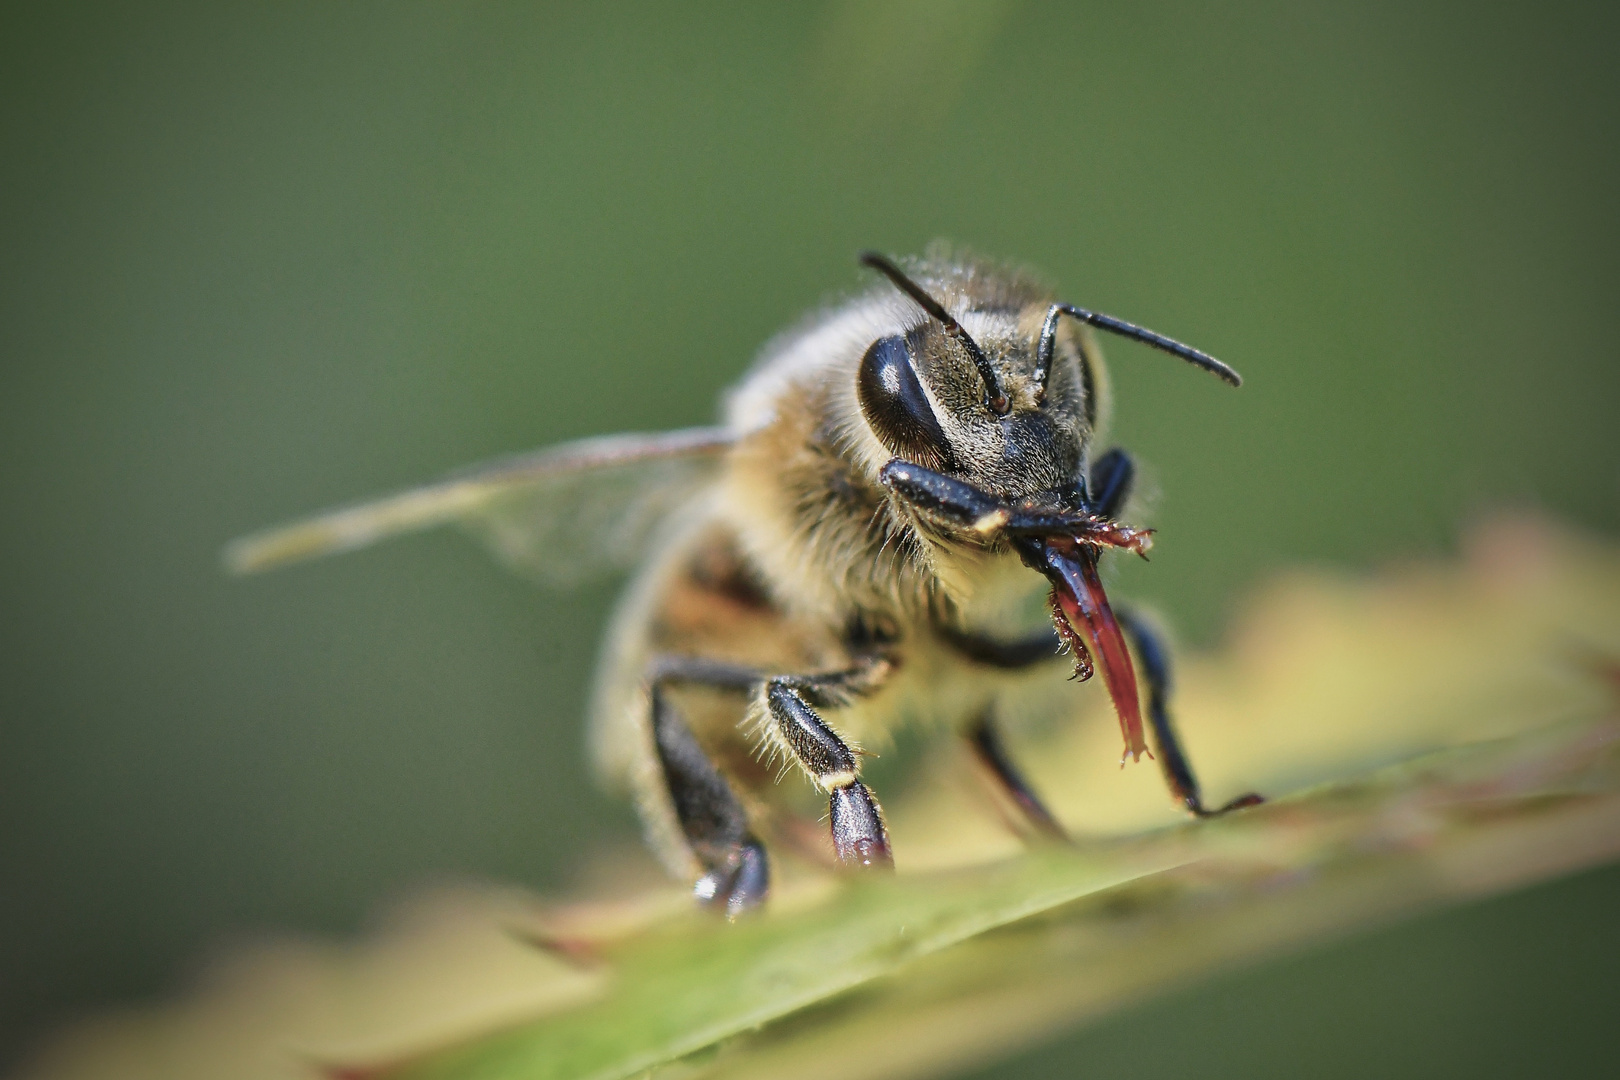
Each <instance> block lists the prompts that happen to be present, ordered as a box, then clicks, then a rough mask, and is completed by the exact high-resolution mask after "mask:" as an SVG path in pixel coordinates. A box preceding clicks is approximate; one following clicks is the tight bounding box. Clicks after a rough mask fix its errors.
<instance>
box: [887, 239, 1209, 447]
mask: <svg viewBox="0 0 1620 1080" xmlns="http://www.w3.org/2000/svg"><path fill="white" fill-rule="evenodd" d="M861 265H862V266H870V267H871V268H872V269H873V270H876V271H877V272H878V273H880V274H882V275H883V276H884V277H886V278H888V279H889V280H890V281H892V282H894V284H895V287H896V288H897V289H899V290H900V291H901V292H903V293H905V294H906V295H907V296H909V297H911V298H912V299H913V300H915V301H916V302H917V306H918V307H920V308H922V309H923V310H924V311H926V312H928V314H930V315H932V316H933V317H934V318H935V319H936V320H937V321H938V322H939V325H940V326H942V327H944V328H945V333H946V334H948V335H950V336H951V337H953V338H955V339H956V340H957V341H958V342H959V343H960V344H961V346H962V347H963V348H964V349H966V350H967V351H968V355H969V356H971V357H972V358H973V366H974V367H976V368H978V369H979V378H981V379H983V380H984V391H985V404H986V405H988V406H989V407H990V411H991V412H993V413H995V414H996V415H997V416H1005V415H1006V414H1007V410H1008V409H1009V408H1011V407H1012V406H1011V403H1010V402H1008V400H1007V394H1006V392H1005V391H1003V390H1002V389H1001V380H1000V379H999V378H997V377H996V369H995V368H994V367H992V366H991V365H990V358H989V357H987V356H985V355H984V350H983V349H981V348H979V343H978V342H977V341H974V340H973V339H972V338H971V337H969V336H968V332H967V331H966V330H964V329H962V324H961V323H959V322H957V321H956V320H955V319H953V318H951V313H950V312H948V311H946V310H945V308H944V305H942V304H941V303H940V302H939V301H938V300H935V299H934V298H933V297H932V296H929V295H928V294H927V293H926V292H924V291H923V287H922V286H921V285H918V284H917V283H916V282H915V281H912V280H911V279H910V278H909V277H907V276H906V275H905V272H904V271H902V270H901V269H900V268H899V267H898V266H896V265H894V263H892V262H890V261H889V260H888V259H886V258H884V257H883V256H882V255H879V254H878V253H877V252H875V251H863V252H861ZM1050 317H1051V316H1048V318H1050ZM1172 344H1174V342H1172ZM1182 348H1186V346H1185V345H1183V346H1182Z"/></svg>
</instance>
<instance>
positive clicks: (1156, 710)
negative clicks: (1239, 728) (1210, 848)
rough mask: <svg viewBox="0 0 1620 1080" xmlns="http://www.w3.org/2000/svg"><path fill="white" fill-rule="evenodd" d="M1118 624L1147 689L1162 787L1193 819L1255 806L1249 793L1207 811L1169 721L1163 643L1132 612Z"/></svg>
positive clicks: (1257, 801)
mask: <svg viewBox="0 0 1620 1080" xmlns="http://www.w3.org/2000/svg"><path fill="white" fill-rule="evenodd" d="M1119 621H1120V622H1121V623H1122V624H1123V625H1124V627H1125V632H1126V633H1127V634H1129V635H1130V636H1131V643H1132V644H1133V645H1135V646H1136V656H1137V659H1138V660H1139V661H1140V662H1141V665H1142V676H1143V681H1144V682H1145V683H1147V689H1148V723H1149V724H1150V725H1151V726H1152V728H1153V741H1154V742H1155V743H1157V744H1158V747H1159V767H1160V768H1161V769H1162V770H1163V771H1164V781H1165V784H1166V785H1167V786H1168V787H1169V788H1170V793H1171V794H1172V795H1174V796H1175V798H1176V801H1177V802H1179V803H1181V805H1182V806H1184V807H1186V808H1187V810H1188V811H1189V812H1190V813H1191V814H1192V815H1193V816H1194V817H1201V818H1206V817H1215V816H1217V815H1219V814H1225V813H1227V812H1229V811H1232V810H1241V809H1243V808H1244V807H1245V806H1258V805H1259V804H1260V803H1263V802H1265V801H1266V800H1265V796H1263V795H1258V794H1255V793H1254V792H1252V791H1251V792H1249V793H1248V794H1247V795H1239V796H1238V797H1237V798H1235V799H1233V800H1231V801H1230V802H1228V803H1225V804H1223V805H1222V806H1219V807H1216V808H1214V809H1210V808H1209V807H1206V806H1205V805H1204V793H1203V791H1202V789H1200V788H1199V786H1198V777H1197V776H1196V775H1194V773H1193V770H1192V763H1191V762H1189V761H1188V760H1187V752H1186V750H1185V749H1184V748H1183V747H1182V745H1181V737H1180V736H1179V735H1178V734H1177V732H1176V725H1175V722H1174V721H1173V720H1171V718H1170V654H1169V652H1168V651H1167V650H1166V649H1165V647H1164V642H1163V641H1162V640H1161V639H1160V637H1159V635H1158V633H1157V632H1155V631H1154V629H1153V628H1152V626H1150V625H1149V624H1148V623H1147V622H1146V621H1144V620H1143V619H1142V617H1141V616H1139V615H1136V614H1134V613H1132V612H1128V611H1122V612H1120V613H1119Z"/></svg>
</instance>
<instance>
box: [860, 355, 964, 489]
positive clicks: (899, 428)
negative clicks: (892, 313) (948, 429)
mask: <svg viewBox="0 0 1620 1080" xmlns="http://www.w3.org/2000/svg"><path fill="white" fill-rule="evenodd" d="M855 392H856V396H858V397H859V398H860V402H861V411H862V412H863V413H865V414H866V422H867V423H868V424H870V425H872V431H873V432H874V433H876V435H877V437H878V439H879V440H880V441H882V443H883V445H884V446H887V447H888V448H889V449H890V450H892V451H893V452H894V453H896V454H899V455H900V456H901V457H903V458H906V459H907V460H908V461H911V462H912V463H913V464H916V465H923V466H926V467H928V468H933V469H948V468H950V467H951V465H952V461H951V448H950V444H949V443H947V442H946V441H945V432H944V430H943V429H941V428H940V426H939V419H938V417H936V416H935V415H934V410H933V408H932V406H930V405H929V404H928V396H927V395H926V394H924V393H923V388H922V383H920V382H918V381H917V370H916V368H914V367H912V365H911V351H910V349H908V348H907V347H906V339H905V338H903V337H899V336H895V337H885V338H879V339H878V340H876V341H874V342H872V345H871V347H870V348H868V349H867V350H866V355H865V356H864V357H862V358H861V372H860V375H859V376H858V377H857V378H856V382H855Z"/></svg>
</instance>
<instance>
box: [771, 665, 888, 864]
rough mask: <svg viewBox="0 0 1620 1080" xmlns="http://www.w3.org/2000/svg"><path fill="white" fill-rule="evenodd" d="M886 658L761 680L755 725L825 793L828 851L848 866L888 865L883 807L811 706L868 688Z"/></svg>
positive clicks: (851, 755)
mask: <svg viewBox="0 0 1620 1080" xmlns="http://www.w3.org/2000/svg"><path fill="white" fill-rule="evenodd" d="M889 666H890V665H889V662H888V661H886V660H882V659H874V660H871V661H869V662H867V663H864V664H862V665H860V666H858V667H855V668H851V669H850V670H848V671H842V672H836V673H833V674H829V675H779V676H777V677H775V678H772V679H769V680H767V681H766V683H765V687H764V690H763V692H762V693H761V695H760V700H759V702H758V703H757V704H756V707H755V712H756V716H757V719H756V724H757V725H758V727H759V729H760V731H761V734H762V735H763V736H764V738H765V739H766V740H767V742H768V744H770V745H772V746H774V747H776V748H777V749H778V750H780V751H782V752H785V753H786V754H787V755H788V756H789V758H790V759H791V760H792V761H793V762H794V763H796V764H797V765H798V766H799V767H800V768H802V769H803V770H804V771H805V773H806V774H808V775H809V777H810V779H811V780H812V781H814V783H815V784H816V786H817V787H819V788H821V790H823V791H825V792H826V793H827V796H828V808H829V811H830V817H831V826H832V841H833V850H834V851H835V852H836V853H837V855H838V861H839V862H841V863H844V864H845V865H849V866H884V867H892V866H893V865H894V856H893V854H892V853H891V851H890V849H889V832H888V829H887V828H886V827H885V826H884V823H883V810H882V808H881V807H880V806H879V805H878V802H877V799H876V798H875V797H874V796H873V795H872V792H871V790H870V789H869V788H867V786H866V785H865V784H863V783H861V780H860V772H861V766H860V756H859V753H858V751H856V750H854V749H852V748H851V747H850V745H849V744H848V743H847V742H846V741H845V740H844V739H843V737H842V736H840V735H839V734H838V732H836V731H834V730H833V728H832V727H831V725H829V724H828V723H827V722H826V721H825V720H823V719H822V718H821V715H820V714H819V713H818V712H817V711H816V710H817V708H823V709H825V708H836V707H837V706H839V705H842V704H845V703H847V701H848V700H849V697H850V696H851V695H853V694H860V693H866V692H869V691H870V690H873V689H875V688H876V687H877V685H879V684H880V683H881V682H882V680H883V679H884V678H885V677H886V676H887V675H888V672H889Z"/></svg>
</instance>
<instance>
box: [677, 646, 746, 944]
mask: <svg viewBox="0 0 1620 1080" xmlns="http://www.w3.org/2000/svg"><path fill="white" fill-rule="evenodd" d="M757 682H758V676H757V675H756V674H755V673H754V672H752V671H749V670H747V669H744V668H737V667H733V666H731V665H724V664H715V663H712V662H709V661H704V660H700V659H696V658H690V657H667V658H664V659H662V660H660V661H658V662H657V663H656V664H654V666H653V672H652V676H651V678H650V679H649V683H650V684H651V693H650V697H651V706H652V733H653V746H654V748H655V750H656V752H657V756H658V764H659V767H660V769H661V771H662V778H663V782H664V789H665V790H666V791H667V792H668V794H669V801H670V804H671V805H672V806H673V807H674V810H675V819H676V821H677V823H678V824H679V825H680V829H681V834H682V836H683V837H684V838H685V840H686V843H687V845H688V847H690V848H691V850H692V854H693V855H695V856H696V857H697V860H698V862H699V863H701V864H702V866H703V868H704V871H705V872H704V874H703V876H702V877H700V878H699V879H698V881H697V884H696V886H695V887H694V889H693V892H694V893H695V894H696V896H697V898H698V900H699V901H701V902H703V903H705V904H711V905H713V906H716V907H723V908H724V909H725V910H726V912H727V914H729V915H733V916H735V915H736V914H737V913H738V912H740V911H742V910H743V909H745V908H750V907H753V906H755V905H756V904H758V903H760V902H761V901H762V900H764V899H765V896H766V894H767V893H768V892H769V891H770V864H769V860H768V859H767V858H766V855H765V848H764V845H762V844H761V843H760V842H759V840H758V839H757V838H755V836H754V835H753V833H752V832H750V831H749V828H748V815H747V812H746V811H745V810H744V809H743V805H742V803H741V801H739V800H738V798H737V795H736V793H735V792H733V791H732V790H731V785H730V784H729V783H727V781H726V778H725V777H724V776H722V775H721V774H720V770H719V769H717V768H715V765H714V762H712V761H711V760H709V755H708V754H707V753H706V752H705V751H704V749H703V747H702V746H701V745H699V743H698V741H697V739H696V738H694V737H693V735H692V730H691V728H690V727H689V726H688V725H687V723H686V720H685V719H684V718H683V717H682V716H681V714H680V712H679V711H678V710H676V708H675V707H674V706H673V705H672V704H670V702H669V701H668V699H667V697H666V695H665V688H666V687H667V686H668V685H669V684H671V683H696V684H699V685H704V686H714V687H718V688H721V689H729V690H737V691H740V692H747V691H748V689H749V688H750V687H752V686H754V685H755V684H756V683H757Z"/></svg>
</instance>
